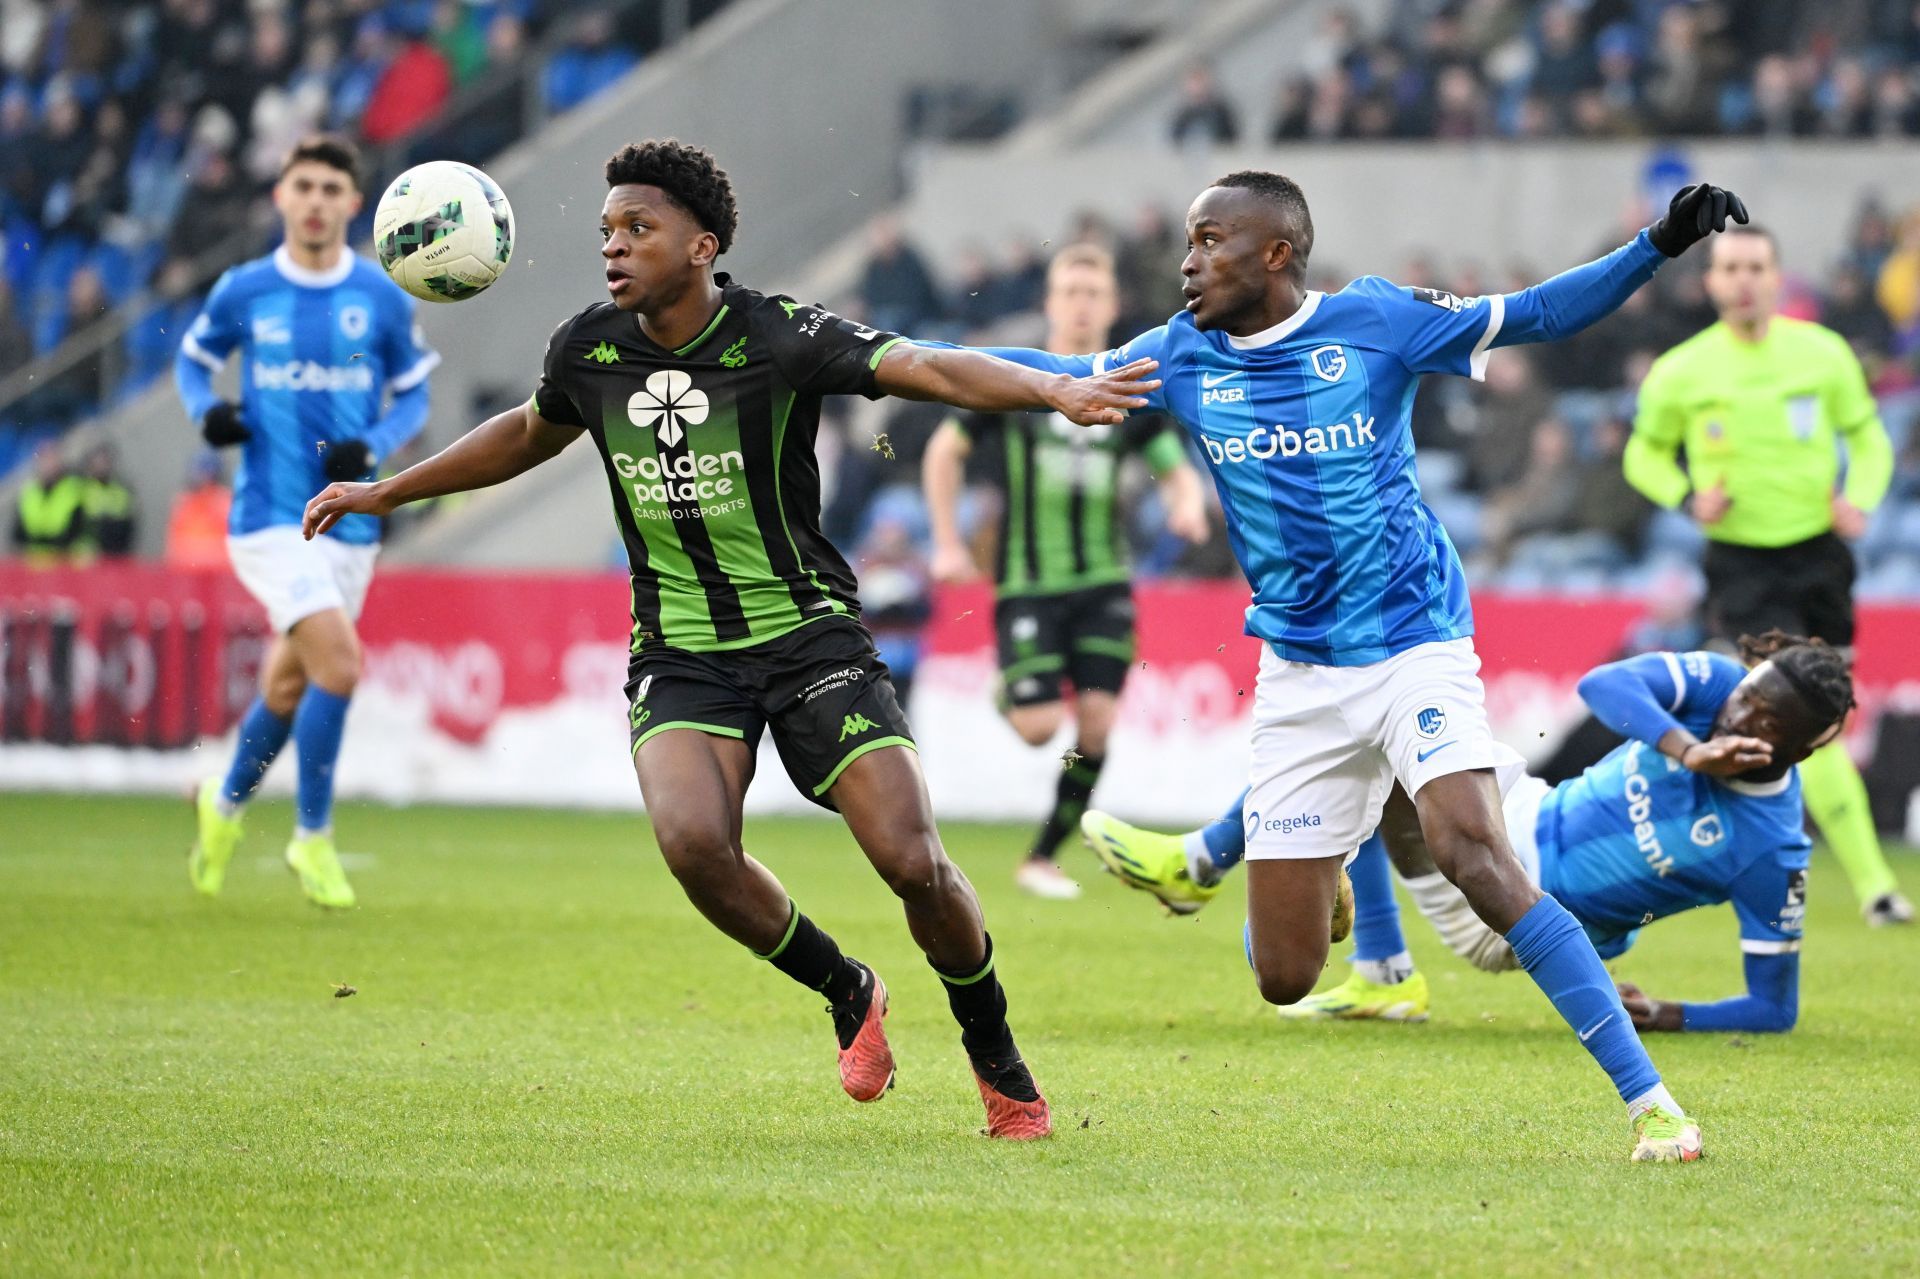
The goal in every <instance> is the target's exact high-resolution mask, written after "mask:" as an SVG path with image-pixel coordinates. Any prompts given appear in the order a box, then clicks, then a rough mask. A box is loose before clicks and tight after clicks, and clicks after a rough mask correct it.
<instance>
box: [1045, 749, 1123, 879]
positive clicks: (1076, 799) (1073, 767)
mask: <svg viewBox="0 0 1920 1279" xmlns="http://www.w3.org/2000/svg"><path fill="white" fill-rule="evenodd" d="M1106 762H1107V757H1106V756H1105V755H1082V756H1080V757H1079V758H1078V759H1076V760H1074V761H1073V763H1071V764H1069V765H1067V766H1066V767H1065V768H1063V769H1061V770H1060V782H1059V785H1057V786H1056V787H1054V792H1053V811H1052V812H1051V813H1048V814H1047V820H1046V821H1044V822H1042V823H1041V824H1040V832H1039V834H1037V835H1035V836H1034V837H1033V848H1032V849H1031V850H1030V852H1029V856H1033V857H1044V858H1046V859H1047V860H1048V861H1052V860H1053V856H1054V854H1055V853H1057V852H1059V851H1060V841H1061V840H1063V839H1065V838H1066V837H1067V836H1068V835H1071V834H1072V833H1073V832H1074V830H1075V829H1077V828H1078V827H1079V825H1080V815H1081V814H1082V813H1084V812H1086V811H1087V801H1088V800H1089V799H1092V798H1093V788H1094V787H1095V786H1096V785H1098V784H1099V782H1100V770H1101V769H1102V768H1103V767H1105V766H1106Z"/></svg>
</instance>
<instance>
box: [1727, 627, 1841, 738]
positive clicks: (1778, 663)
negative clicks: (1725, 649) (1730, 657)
mask: <svg viewBox="0 0 1920 1279" xmlns="http://www.w3.org/2000/svg"><path fill="white" fill-rule="evenodd" d="M1740 660H1741V661H1742V662H1744V663H1746V664H1747V665H1748V666H1758V665H1759V664H1760V663H1761V662H1765V661H1771V662H1772V663H1773V668H1774V669H1775V670H1777V671H1779V672H1780V673H1781V674H1782V675H1783V676H1785V677H1786V680H1787V683H1789V684H1791V685H1792V686H1793V691H1794V692H1795V693H1797V694H1799V696H1800V701H1801V704H1802V705H1804V706H1805V707H1806V708H1807V712H1808V713H1809V714H1810V715H1813V716H1815V717H1817V718H1818V719H1820V721H1821V722H1822V723H1826V724H1833V723H1837V722H1838V721H1839V720H1840V719H1842V718H1843V717H1844V716H1845V715H1846V713H1847V712H1848V711H1850V710H1852V709H1853V706H1854V701H1853V661H1852V659H1851V658H1849V657H1848V656H1847V654H1846V653H1845V652H1843V651H1842V650H1840V649H1837V648H1834V647H1833V646H1832V645H1830V644H1828V643H1827V642H1826V641H1825V640H1820V639H1808V638H1806V637H1805V636H1804V635H1790V634H1788V633H1787V632H1786V631H1783V630H1779V629H1777V628H1776V629H1774V630H1771V631H1768V632H1766V633H1765V634H1764V635H1761V636H1759V637H1758V638H1755V637H1754V636H1752V635H1742V636H1741V637H1740Z"/></svg>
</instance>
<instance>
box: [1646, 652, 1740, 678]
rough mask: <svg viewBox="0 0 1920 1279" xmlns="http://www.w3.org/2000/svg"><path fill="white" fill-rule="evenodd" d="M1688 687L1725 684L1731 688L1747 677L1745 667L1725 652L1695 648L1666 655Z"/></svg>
mask: <svg viewBox="0 0 1920 1279" xmlns="http://www.w3.org/2000/svg"><path fill="white" fill-rule="evenodd" d="M1666 656H1667V657H1668V658H1669V659H1670V660H1671V661H1672V662H1673V665H1674V669H1676V670H1678V671H1679V672H1680V676H1681V678H1682V679H1683V680H1684V681H1685V683H1686V686H1687V687H1689V688H1699V687H1712V686H1715V685H1725V686H1726V687H1728V688H1732V687H1733V686H1734V685H1735V684H1738V683H1739V682H1740V681H1741V680H1743V679H1745V678H1746V677H1747V668H1746V667H1744V666H1742V665H1741V664H1740V663H1739V662H1737V661H1735V660H1734V659H1733V658H1731V657H1728V656H1727V655H1726V654H1725V653H1716V652H1714V651H1712V650H1711V649H1704V648H1696V649H1691V650H1689V651H1687V652H1684V653H1668V654H1667V655H1666Z"/></svg>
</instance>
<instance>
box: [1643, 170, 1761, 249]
mask: <svg viewBox="0 0 1920 1279" xmlns="http://www.w3.org/2000/svg"><path fill="white" fill-rule="evenodd" d="M1728 218H1732V219H1733V220H1734V221H1735V222H1738V223H1740V224H1741V225H1743V226H1744V225H1745V224H1746V222H1747V206H1746V204H1745V203H1744V202H1742V200H1741V199H1740V197H1739V196H1737V195H1735V194H1734V193H1733V192H1731V191H1729V190H1727V189H1726V188H1725V187H1716V186H1709V185H1708V184H1707V183H1705V182H1696V183H1694V184H1693V185H1692V186H1689V187H1681V188H1680V190H1679V191H1677V192H1675V193H1674V197H1673V200H1672V202H1671V203H1670V204H1668V205H1667V216H1665V217H1664V218H1661V219H1660V220H1659V221H1658V222H1655V223H1654V224H1653V225H1652V226H1650V227H1648V228H1647V239H1648V240H1650V241H1652V242H1653V247H1654V248H1656V249H1658V250H1660V252H1662V253H1664V254H1666V255H1667V256H1668V257H1670V258H1677V257H1679V256H1680V255H1681V254H1682V253H1685V252H1686V251H1687V250H1688V249H1690V248H1692V247H1693V246H1694V245H1695V244H1698V243H1699V242H1700V241H1702V240H1704V239H1706V238H1707V236H1709V235H1711V234H1712V233H1713V232H1715V231H1724V230H1726V229H1727V219H1728Z"/></svg>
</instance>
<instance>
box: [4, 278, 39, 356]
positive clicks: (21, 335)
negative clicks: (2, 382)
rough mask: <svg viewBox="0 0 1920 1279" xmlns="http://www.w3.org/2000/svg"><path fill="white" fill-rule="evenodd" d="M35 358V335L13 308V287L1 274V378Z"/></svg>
mask: <svg viewBox="0 0 1920 1279" xmlns="http://www.w3.org/2000/svg"><path fill="white" fill-rule="evenodd" d="M32 358H33V335H32V334H31V333H29V332H27V326H26V325H24V324H22V323H20V317H19V315H18V314H17V313H16V312H15V311H14V307H13V286H12V285H11V284H9V283H8V282H7V277H6V276H5V275H4V274H0V378H4V377H6V376H7V374H9V373H11V372H13V371H14V370H15V369H17V368H19V367H21V366H22V365H24V364H25V363H26V362H27V361H28V360H31V359H32Z"/></svg>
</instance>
